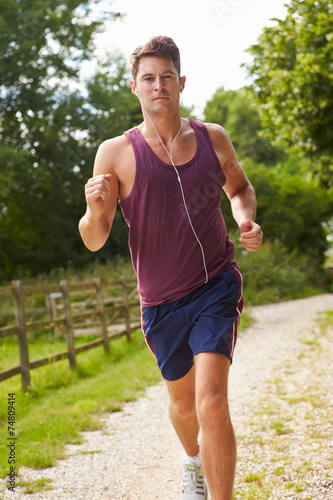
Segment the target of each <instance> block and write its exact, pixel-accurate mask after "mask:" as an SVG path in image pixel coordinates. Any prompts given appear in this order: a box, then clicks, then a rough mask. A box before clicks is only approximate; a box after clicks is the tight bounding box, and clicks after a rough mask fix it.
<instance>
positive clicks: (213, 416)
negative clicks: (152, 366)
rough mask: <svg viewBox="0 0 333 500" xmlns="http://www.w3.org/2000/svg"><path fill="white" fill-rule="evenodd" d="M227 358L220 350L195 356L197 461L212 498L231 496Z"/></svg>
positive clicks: (233, 461) (232, 463) (232, 467)
mask: <svg viewBox="0 0 333 500" xmlns="http://www.w3.org/2000/svg"><path fill="white" fill-rule="evenodd" d="M229 367H230V361H229V359H228V358H227V357H225V356H223V355H222V354H218V353H212V352H203V353H200V354H197V355H196V357H195V375H196V408H197V415H198V420H199V424H200V427H201V433H202V434H201V443H200V455H201V463H202V467H203V470H204V473H205V477H206V480H207V483H208V487H209V490H210V494H211V498H212V500H231V498H232V490H233V481H234V475H235V465H236V441H235V435H234V431H233V427H232V424H231V420H230V415H229V405H228V373H229Z"/></svg>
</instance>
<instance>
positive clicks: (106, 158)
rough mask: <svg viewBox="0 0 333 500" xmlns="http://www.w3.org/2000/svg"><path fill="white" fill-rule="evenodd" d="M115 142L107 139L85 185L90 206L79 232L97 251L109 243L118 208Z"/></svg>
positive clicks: (86, 242) (90, 247) (99, 150)
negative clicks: (114, 161) (114, 160)
mask: <svg viewBox="0 0 333 500" xmlns="http://www.w3.org/2000/svg"><path fill="white" fill-rule="evenodd" d="M113 149H114V147H113V145H112V141H105V142H103V143H102V144H101V145H100V147H99V149H98V151H97V154H96V158H95V164H94V172H93V177H92V178H91V179H89V180H88V182H87V184H86V185H85V196H86V201H87V209H86V213H85V215H84V216H83V217H82V219H81V220H80V222H79V231H80V234H81V237H82V239H83V242H84V244H85V245H86V247H87V248H88V249H89V250H91V251H92V252H96V251H97V250H99V249H100V248H102V246H103V245H104V244H105V242H106V240H107V238H108V236H109V234H110V231H111V227H112V223H113V219H114V216H115V213H116V208H117V198H118V188H119V183H118V178H117V175H116V173H115V171H114V167H113V163H112V158H114V157H115V154H114V151H113Z"/></svg>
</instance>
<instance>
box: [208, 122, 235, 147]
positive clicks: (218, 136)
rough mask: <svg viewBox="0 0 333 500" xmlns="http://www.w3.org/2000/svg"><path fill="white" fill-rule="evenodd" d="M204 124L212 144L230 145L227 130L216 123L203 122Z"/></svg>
mask: <svg viewBox="0 0 333 500" xmlns="http://www.w3.org/2000/svg"><path fill="white" fill-rule="evenodd" d="M205 126H206V128H207V130H208V133H209V137H210V139H211V141H212V143H213V146H215V145H217V146H219V147H221V146H222V147H223V146H228V147H230V145H231V146H232V144H231V140H230V138H229V135H228V133H227V131H226V130H225V129H224V128H223V127H222V126H221V125H219V124H217V123H205Z"/></svg>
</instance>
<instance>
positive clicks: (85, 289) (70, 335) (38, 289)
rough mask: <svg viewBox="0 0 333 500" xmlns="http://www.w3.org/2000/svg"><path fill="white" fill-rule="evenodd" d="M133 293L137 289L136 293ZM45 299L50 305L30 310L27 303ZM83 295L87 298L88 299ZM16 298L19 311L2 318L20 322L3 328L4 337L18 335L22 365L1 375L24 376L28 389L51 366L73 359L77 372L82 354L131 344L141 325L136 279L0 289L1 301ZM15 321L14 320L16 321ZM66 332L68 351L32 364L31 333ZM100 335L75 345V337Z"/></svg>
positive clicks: (1, 377) (0, 332) (0, 330)
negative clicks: (32, 317)
mask: <svg viewBox="0 0 333 500" xmlns="http://www.w3.org/2000/svg"><path fill="white" fill-rule="evenodd" d="M131 289H132V290H131ZM32 296H39V298H40V297H41V296H42V297H44V300H45V306H44V307H41V308H30V309H29V308H27V306H26V302H27V300H29V298H30V300H31V297H32ZM82 296H83V300H82ZM3 297H7V299H5V300H6V301H8V300H9V299H8V297H11V298H12V301H13V309H12V310H10V311H8V310H7V311H5V312H4V311H2V312H0V315H2V316H4V315H6V316H12V317H13V319H14V318H15V324H13V325H7V326H4V327H1V328H0V339H2V338H4V337H8V336H12V335H16V336H17V339H18V350H19V360H20V364H19V365H17V366H14V367H11V368H8V369H5V370H2V371H0V382H1V381H2V380H6V379H8V378H10V377H13V376H14V375H17V374H21V379H22V387H23V389H25V388H28V387H29V386H30V370H33V369H34V368H37V367H39V366H43V365H46V364H49V363H53V362H56V361H60V360H62V359H64V358H68V359H69V364H70V367H71V369H75V368H76V355H77V354H78V353H80V352H83V351H87V350H89V349H93V348H94V347H97V346H100V345H103V346H104V349H105V351H106V352H109V342H110V341H111V340H113V339H116V338H119V337H121V336H125V335H126V337H127V340H128V341H130V340H131V332H132V330H134V329H137V328H139V327H140V323H141V318H140V308H139V306H140V301H139V299H138V295H137V292H136V281H134V280H130V281H128V280H126V279H125V278H121V279H120V280H119V281H109V282H101V281H100V279H98V278H95V279H93V280H91V281H86V282H82V283H68V282H67V281H61V282H60V284H59V285H37V286H23V284H22V282H21V281H13V282H12V286H9V287H0V300H1V299H2V298H3ZM31 313H35V314H36V313H39V314H42V315H44V316H47V319H43V320H39V321H27V317H28V316H29V314H31ZM13 322H14V321H13ZM59 328H60V329H62V331H64V334H65V337H66V342H67V350H66V351H63V352H58V353H55V354H51V355H49V356H46V357H44V358H41V359H36V360H34V361H30V360H29V349H28V335H27V334H28V332H30V331H43V330H52V329H59ZM84 334H85V335H87V334H94V335H96V334H97V335H98V338H96V339H95V340H93V341H90V342H86V343H84V344H81V345H79V346H75V337H76V336H80V335H84Z"/></svg>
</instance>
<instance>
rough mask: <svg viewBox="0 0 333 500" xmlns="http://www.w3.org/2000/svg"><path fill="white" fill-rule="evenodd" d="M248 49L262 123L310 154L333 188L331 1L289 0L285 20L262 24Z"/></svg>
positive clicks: (296, 149)
mask: <svg viewBox="0 0 333 500" xmlns="http://www.w3.org/2000/svg"><path fill="white" fill-rule="evenodd" d="M249 51H250V52H251V53H252V54H253V56H254V59H253V62H252V63H250V64H248V65H247V68H248V72H249V74H250V75H251V76H252V77H253V78H254V88H255V90H256V92H257V96H258V99H259V102H260V104H261V107H260V110H261V112H262V118H263V125H264V127H265V128H266V127H267V129H270V131H271V137H274V138H275V140H276V142H277V143H281V142H283V143H285V144H286V145H287V146H289V147H290V148H291V149H292V150H293V151H294V152H297V153H298V154H299V153H301V154H302V155H307V156H309V157H310V158H312V159H313V164H312V170H313V172H314V173H315V174H319V175H320V178H321V180H322V182H323V183H324V185H326V186H332V184H333V175H332V171H333V165H332V163H333V162H332V153H333V76H332V64H333V6H332V1H331V0H316V1H313V0H291V2H290V5H289V7H288V14H287V16H286V18H285V19H284V20H276V25H275V26H272V27H267V28H264V30H263V33H262V34H261V36H260V37H259V39H258V43H257V44H256V45H254V46H252V47H250V49H249Z"/></svg>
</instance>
